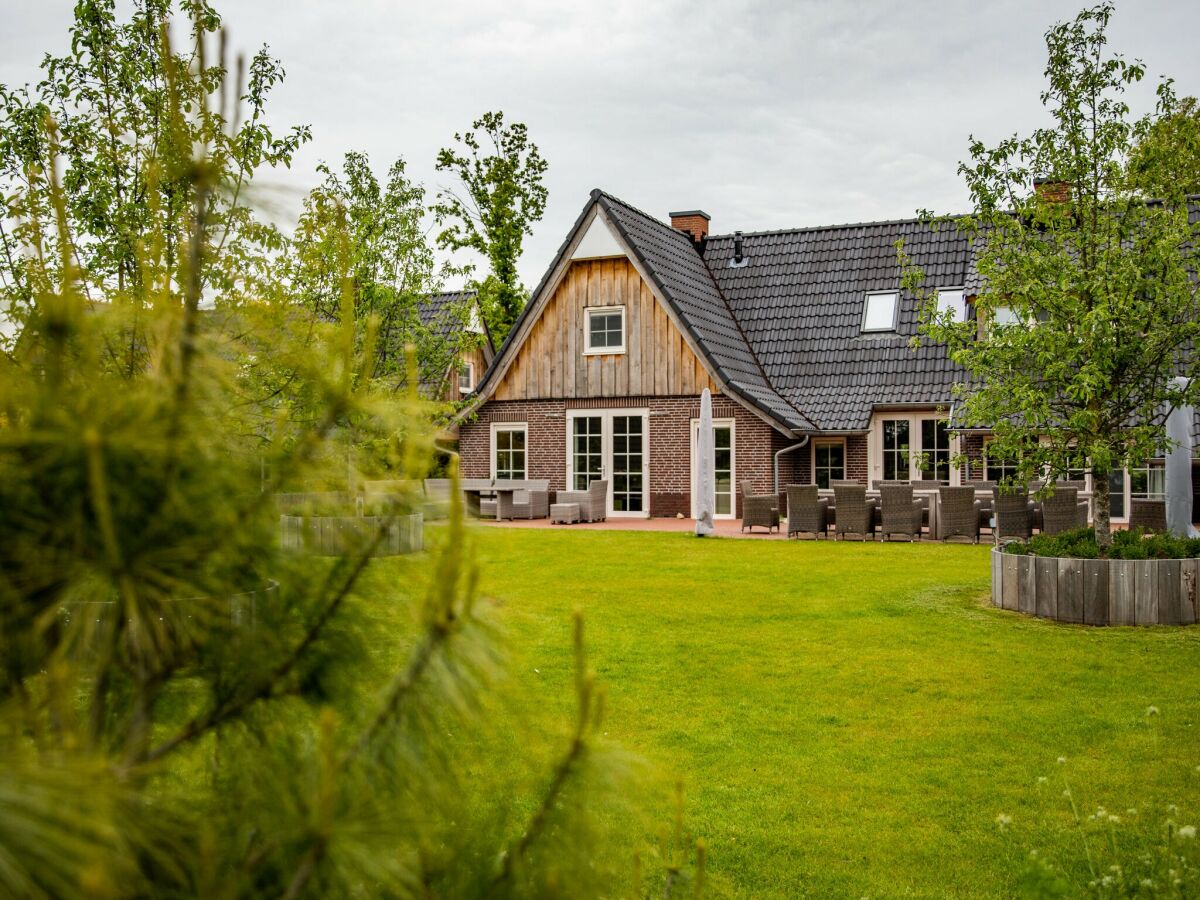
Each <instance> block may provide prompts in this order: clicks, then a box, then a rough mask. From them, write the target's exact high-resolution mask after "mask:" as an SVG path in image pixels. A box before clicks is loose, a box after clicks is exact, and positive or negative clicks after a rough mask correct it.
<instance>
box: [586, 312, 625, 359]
mask: <svg viewBox="0 0 1200 900" xmlns="http://www.w3.org/2000/svg"><path fill="white" fill-rule="evenodd" d="M586 327H587V337H586V343H585V345H584V346H585V347H586V349H585V350H584V353H624V352H625V307H623V306H600V307H595V308H593V309H589V310H587V321H586Z"/></svg>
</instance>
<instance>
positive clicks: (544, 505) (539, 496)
mask: <svg viewBox="0 0 1200 900" xmlns="http://www.w3.org/2000/svg"><path fill="white" fill-rule="evenodd" d="M512 513H513V518H514V519H544V518H546V517H547V516H549V515H550V482H549V481H548V480H546V479H534V480H532V481H530V482H529V490H526V491H514V492H513V503H512Z"/></svg>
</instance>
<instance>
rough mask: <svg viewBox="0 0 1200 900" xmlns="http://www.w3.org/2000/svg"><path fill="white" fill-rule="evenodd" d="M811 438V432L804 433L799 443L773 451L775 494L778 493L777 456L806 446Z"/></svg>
mask: <svg viewBox="0 0 1200 900" xmlns="http://www.w3.org/2000/svg"><path fill="white" fill-rule="evenodd" d="M811 438H812V435H811V434H806V435H805V436H804V440H802V441H801V442H800V443H798V444H792V446H790V447H784V448H783V449H782V450H777V451H776V452H775V493H776V494H778V493H779V457H781V456H783V454H785V453H791V452H792V451H793V450H799V449H800V448H801V447H805V446H807V445H808V442H809V440H810V439H811Z"/></svg>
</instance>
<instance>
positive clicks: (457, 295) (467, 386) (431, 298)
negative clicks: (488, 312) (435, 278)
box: [417, 291, 496, 402]
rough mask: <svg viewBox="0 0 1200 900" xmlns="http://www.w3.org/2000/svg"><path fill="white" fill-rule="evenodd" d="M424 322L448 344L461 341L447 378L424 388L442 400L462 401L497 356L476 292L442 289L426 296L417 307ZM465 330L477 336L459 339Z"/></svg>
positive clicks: (422, 322) (424, 324) (447, 372)
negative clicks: (463, 339)
mask: <svg viewBox="0 0 1200 900" xmlns="http://www.w3.org/2000/svg"><path fill="white" fill-rule="evenodd" d="M417 316H418V318H420V320H421V324H422V325H423V326H425V327H426V328H427V329H429V330H430V331H431V332H432V333H433V334H434V335H435V336H436V337H438V338H440V339H441V340H443V341H445V342H447V343H448V344H459V345H461V346H460V349H459V352H458V353H457V355H456V359H455V361H454V362H453V363H452V364H451V365H450V366H449V367H448V369H447V371H446V373H445V378H444V380H443V381H439V382H438V383H437V384H430V385H428V386H426V388H425V391H426V392H427V393H428V394H429V395H430V396H432V397H434V398H436V399H439V400H447V401H455V402H457V401H459V400H462V399H464V398H466V397H467V396H469V395H470V394H471V393H472V392H473V391H474V390H475V386H476V384H477V383H478V382H479V379H480V378H481V377H482V376H483V373H484V372H485V371H487V368H488V366H490V365H491V363H492V359H493V358H494V357H495V355H496V351H495V347H494V345H493V344H492V335H491V332H490V331H489V330H488V327H487V323H486V322H485V321H484V318H483V313H482V311H481V310H480V308H479V301H478V299H477V297H476V294H475V292H474V291H442V292H440V293H436V294H429V295H427V296H426V297H425V298H424V299H423V301H422V302H421V303H420V305H419V306H418V307H417ZM463 331H467V332H470V333H471V334H472V335H474V336H475V338H474V339H473V340H469V341H460V340H459V337H460V335H461V333H462V332H463Z"/></svg>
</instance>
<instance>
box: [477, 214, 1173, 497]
mask: <svg viewBox="0 0 1200 900" xmlns="http://www.w3.org/2000/svg"><path fill="white" fill-rule="evenodd" d="M670 218H671V220H670V222H669V223H668V222H664V221H661V220H659V219H656V218H654V217H653V216H650V215H648V214H646V213H644V212H641V211H639V210H637V209H635V208H634V207H632V206H630V205H629V204H627V203H625V202H623V201H621V200H618V199H617V198H616V197H613V196H611V195H609V194H606V193H604V192H602V191H599V190H596V191H593V192H592V194H591V196H590V198H589V200H588V202H587V204H586V205H585V206H584V208H583V211H582V213H581V214H580V216H579V218H578V219H577V220H576V222H575V225H574V227H573V228H572V229H571V231H570V233H569V234H568V235H567V238H566V240H565V242H564V243H563V245H562V247H561V248H560V250H559V252H558V254H557V255H556V257H555V259H554V261H553V263H552V264H551V266H550V268H549V270H548V271H547V272H546V274H545V276H544V277H543V279H542V281H541V283H540V284H539V285H538V287H537V289H536V290H535V292H534V293H533V295H532V296H531V298H530V300H529V303H528V305H527V306H526V308H525V310H524V312H523V313H522V315H521V316H520V318H519V319H518V320H517V322H516V323H515V325H514V327H513V329H512V331H511V332H510V334H509V336H508V339H507V340H506V341H505V342H504V344H503V346H502V347H501V348H500V349H499V351H498V352H497V353H496V356H495V359H494V360H493V361H492V363H491V365H490V366H489V367H488V369H487V372H486V373H485V374H484V376H483V378H482V379H481V380H480V382H479V384H478V386H477V389H476V394H475V396H474V398H473V401H472V403H471V404H470V406H469V408H468V415H467V416H465V417H464V418H463V420H462V425H461V431H460V437H459V449H460V453H461V459H462V472H463V474H464V475H465V476H467V477H494V478H539V479H548V480H549V482H550V486H551V489H556V490H563V489H582V488H583V487H585V486H586V484H587V483H588V482H589V481H590V480H592V479H595V478H599V477H604V478H607V479H608V481H609V507H610V515H612V516H647V515H649V516H675V515H680V514H681V515H684V516H692V515H693V514H694V512H695V508H696V500H695V486H696V477H695V458H694V457H695V454H694V446H695V440H696V428H697V419H698V417H699V410H700V394H701V392H702V391H703V389H704V388H708V389H709V390H710V391H712V393H713V395H714V401H713V408H714V419H715V427H716V446H717V515H718V517H727V518H737V517H738V515H739V509H738V504H739V502H740V501H739V498H738V496H737V495H738V493H739V486H740V484H741V482H743V481H749V482H750V483H751V484H752V485H753V489H754V491H755V492H763V493H766V492H771V491H778V490H781V489H782V488H783V486H784V485H786V484H789V483H793V484H809V483H816V484H818V485H821V486H828V484H829V483H830V482H831V481H836V480H843V479H851V480H855V481H858V482H861V483H864V484H865V483H869V482H871V481H874V480H880V479H913V480H916V479H921V478H936V479H945V480H947V481H949V482H950V483H951V484H958V483H961V482H963V481H965V480H968V479H980V478H987V477H998V476H1001V475H1002V474H1003V473H1004V470H1005V465H1006V463H1005V461H1004V460H1001V459H990V458H989V457H988V455H987V451H986V445H987V437H988V436H987V434H986V433H983V432H979V431H961V432H960V431H956V430H954V429H952V428H951V427H950V425H949V419H950V406H951V403H952V386H953V384H954V383H955V382H956V381H958V380H961V379H962V377H963V374H964V373H963V372H962V370H961V369H959V368H958V367H956V366H955V364H954V363H952V362H951V361H950V359H949V358H948V357H947V355H946V352H945V350H944V348H942V347H940V346H937V345H931V344H929V343H928V342H924V343H923V344H922V345H921V346H920V347H918V348H917V349H916V350H914V349H913V348H912V346H911V345H910V341H911V339H912V338H913V337H914V336H915V335H916V334H917V321H918V314H917V308H916V301H915V300H914V298H913V297H912V296H910V295H909V294H908V293H907V292H905V291H903V290H902V289H901V284H900V267H899V264H898V261H897V252H896V242H897V241H898V240H901V239H903V240H904V242H905V250H906V252H907V253H908V255H909V256H910V258H911V259H912V262H913V263H914V264H916V265H918V266H920V267H921V268H922V269H923V270H924V272H925V274H926V285H927V286H929V287H934V288H936V289H937V290H938V291H939V302H940V303H941V304H942V305H943V306H944V307H947V308H952V309H954V310H955V312H956V314H957V315H960V316H970V315H973V312H972V307H971V300H972V295H971V290H970V288H971V284H972V282H973V281H974V280H975V279H974V277H973V267H972V257H971V248H970V245H969V243H968V241H967V240H966V238H964V237H963V236H962V235H960V234H958V233H957V232H956V231H955V230H953V229H941V230H933V229H931V228H929V226H928V225H927V224H924V223H922V222H920V221H919V220H916V219H904V220H896V221H889V222H869V223H862V224H856V225H837V226H826V227H817V228H798V229H789V230H782V231H766V232H748V233H742V232H735V233H734V234H732V235H729V234H726V235H720V236H717V235H711V234H709V222H710V217H709V216H708V215H707V214H706V213H704V212H702V211H700V210H690V211H685V212H676V213H672V214H671V217H670ZM960 454H961V455H962V456H965V457H966V458H967V459H968V460H969V461H968V463H967V464H966V465H961V466H960V465H955V464H954V460H956V459H958V458H959V457H960ZM1154 468H1155V467H1151V469H1149V470H1142V471H1141V472H1133V473H1128V474H1127V475H1126V476H1125V477H1124V479H1123V481H1122V482H1121V483H1119V484H1115V485H1114V487H1115V488H1117V490H1116V491H1115V492H1114V493H1115V494H1116V495H1119V498H1118V497H1117V496H1114V513H1117V512H1121V513H1122V514H1123V510H1124V509H1125V508H1127V507H1128V499H1129V498H1130V496H1137V495H1138V494H1139V493H1141V494H1146V493H1153V492H1155V490H1156V489H1157V490H1161V487H1160V480H1159V479H1160V474H1159V473H1156V471H1154Z"/></svg>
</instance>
